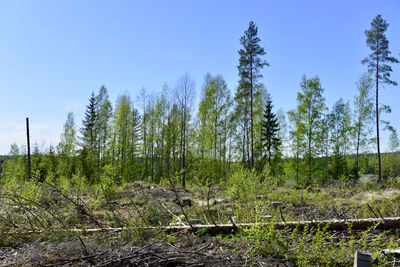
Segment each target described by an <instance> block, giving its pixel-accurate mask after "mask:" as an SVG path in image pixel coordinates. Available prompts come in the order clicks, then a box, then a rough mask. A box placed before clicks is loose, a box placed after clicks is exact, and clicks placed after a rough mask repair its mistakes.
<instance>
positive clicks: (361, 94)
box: [354, 74, 374, 175]
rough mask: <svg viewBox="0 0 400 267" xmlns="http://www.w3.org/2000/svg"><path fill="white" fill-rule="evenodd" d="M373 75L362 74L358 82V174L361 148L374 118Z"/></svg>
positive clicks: (356, 100)
mask: <svg viewBox="0 0 400 267" xmlns="http://www.w3.org/2000/svg"><path fill="white" fill-rule="evenodd" d="M372 86H373V84H372V77H371V76H370V75H368V74H364V75H363V76H361V78H360V79H359V81H358V82H357V89H358V95H357V96H356V97H355V98H354V119H355V121H354V134H355V139H356V142H355V146H356V167H355V172H356V175H358V172H359V170H360V168H359V155H360V149H361V148H363V147H365V145H366V144H367V142H368V135H369V132H370V131H368V126H369V124H370V122H371V121H372V120H373V107H374V104H373V100H372V98H371V97H370V90H371V88H372Z"/></svg>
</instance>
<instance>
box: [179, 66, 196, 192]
mask: <svg viewBox="0 0 400 267" xmlns="http://www.w3.org/2000/svg"><path fill="white" fill-rule="evenodd" d="M194 95H195V91H194V81H193V79H192V78H191V77H190V75H189V73H185V74H184V75H183V76H182V77H181V78H180V79H179V80H178V84H177V86H176V100H177V104H178V109H179V111H180V117H181V118H180V120H181V121H180V122H181V132H180V135H181V138H180V141H181V143H180V152H181V157H180V162H181V164H180V171H181V170H182V171H183V173H182V186H183V187H185V186H186V170H185V168H186V147H187V132H188V127H189V122H190V114H191V107H192V103H193V102H192V101H193V99H194Z"/></svg>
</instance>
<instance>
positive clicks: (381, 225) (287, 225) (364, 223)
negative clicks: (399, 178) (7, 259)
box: [8, 217, 400, 235]
mask: <svg viewBox="0 0 400 267" xmlns="http://www.w3.org/2000/svg"><path fill="white" fill-rule="evenodd" d="M270 224H271V223H268V222H265V223H264V222H262V223H257V224H256V223H237V224H235V225H233V224H217V225H212V224H211V225H203V224H194V225H192V227H190V226H183V225H178V226H158V227H157V226H142V227H129V228H126V227H119V228H91V229H57V230H54V231H50V230H35V231H25V232H14V231H9V232H8V234H31V233H49V232H54V233H57V232H79V233H95V232H121V231H126V230H160V231H165V232H167V233H176V232H186V233H187V232H197V231H202V232H203V233H205V234H209V235H216V234H229V233H235V232H236V231H237V230H238V229H243V228H248V227H251V226H255V225H258V226H260V227H263V226H269V225H270ZM272 225H273V226H274V227H275V229H277V230H284V229H288V230H293V229H296V228H298V229H303V228H305V227H308V228H317V227H319V228H325V229H326V230H328V231H338V230H347V229H349V228H351V229H352V230H367V229H369V228H371V227H373V228H374V229H380V230H389V229H400V217H390V218H384V219H382V218H366V219H348V220H336V219H334V220H315V221H288V222H274V223H272Z"/></svg>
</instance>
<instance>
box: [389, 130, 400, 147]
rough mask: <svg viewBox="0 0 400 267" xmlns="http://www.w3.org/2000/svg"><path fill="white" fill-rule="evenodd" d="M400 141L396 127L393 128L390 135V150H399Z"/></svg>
mask: <svg viewBox="0 0 400 267" xmlns="http://www.w3.org/2000/svg"><path fill="white" fill-rule="evenodd" d="M399 149H400V141H399V137H398V135H397V131H396V129H395V128H391V133H390V136H389V151H390V152H392V153H396V152H399Z"/></svg>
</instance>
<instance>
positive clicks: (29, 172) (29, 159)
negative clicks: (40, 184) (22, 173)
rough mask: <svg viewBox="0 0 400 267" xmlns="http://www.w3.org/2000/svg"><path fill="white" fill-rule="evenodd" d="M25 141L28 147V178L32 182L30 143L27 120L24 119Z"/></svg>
mask: <svg viewBox="0 0 400 267" xmlns="http://www.w3.org/2000/svg"><path fill="white" fill-rule="evenodd" d="M26 140H27V145H28V178H29V180H32V170H31V143H30V140H29V118H26Z"/></svg>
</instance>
